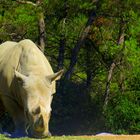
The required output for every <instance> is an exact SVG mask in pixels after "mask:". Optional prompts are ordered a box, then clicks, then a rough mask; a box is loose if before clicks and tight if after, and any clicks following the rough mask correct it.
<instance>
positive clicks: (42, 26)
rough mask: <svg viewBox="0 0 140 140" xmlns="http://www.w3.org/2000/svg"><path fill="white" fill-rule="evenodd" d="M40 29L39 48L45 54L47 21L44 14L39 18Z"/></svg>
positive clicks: (40, 14)
mask: <svg viewBox="0 0 140 140" xmlns="http://www.w3.org/2000/svg"><path fill="white" fill-rule="evenodd" d="M38 29H39V48H40V50H41V51H42V52H43V53H44V50H45V38H46V34H45V21H44V14H43V12H41V13H39V16H38Z"/></svg>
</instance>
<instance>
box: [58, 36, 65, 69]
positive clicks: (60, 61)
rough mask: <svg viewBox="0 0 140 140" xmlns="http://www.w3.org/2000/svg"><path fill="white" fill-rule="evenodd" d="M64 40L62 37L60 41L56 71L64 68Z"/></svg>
mask: <svg viewBox="0 0 140 140" xmlns="http://www.w3.org/2000/svg"><path fill="white" fill-rule="evenodd" d="M65 46H66V39H65V38H64V37H63V36H62V37H61V39H60V47H59V55H58V66H57V69H58V70H61V69H63V66H64V53H65Z"/></svg>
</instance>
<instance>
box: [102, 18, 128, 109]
mask: <svg viewBox="0 0 140 140" xmlns="http://www.w3.org/2000/svg"><path fill="white" fill-rule="evenodd" d="M122 23H124V22H123V19H121V20H120V29H119V35H118V41H117V45H119V46H121V45H123V48H122V49H121V50H120V52H119V53H118V55H117V56H116V58H115V59H114V60H113V63H112V64H111V65H110V68H109V71H108V77H107V82H106V89H105V94H104V107H105V106H107V104H108V101H109V93H110V82H111V79H112V76H113V71H114V69H115V67H116V65H119V64H120V63H121V61H122V57H123V56H122V54H123V51H124V49H125V43H124V37H125V35H124V31H125V24H122Z"/></svg>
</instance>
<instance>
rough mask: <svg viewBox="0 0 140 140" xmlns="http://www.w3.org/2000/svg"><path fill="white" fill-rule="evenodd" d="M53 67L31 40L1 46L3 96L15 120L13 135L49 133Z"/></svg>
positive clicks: (57, 75)
mask: <svg viewBox="0 0 140 140" xmlns="http://www.w3.org/2000/svg"><path fill="white" fill-rule="evenodd" d="M62 73H63V71H59V72H58V73H53V70H52V68H51V66H50V64H49V62H48V61H47V59H46V58H45V56H44V55H43V54H42V52H41V51H40V50H39V49H38V48H37V47H36V45H35V44H34V43H33V42H32V41H30V40H22V41H20V42H19V43H16V42H10V41H8V42H5V43H3V44H1V45H0V98H1V100H2V102H3V104H4V106H5V108H6V110H7V111H8V112H9V113H10V115H11V116H12V118H13V121H14V123H15V128H16V130H15V132H14V133H13V134H12V137H17V136H18V137H20V136H24V135H27V134H28V135H30V136H32V137H46V136H49V135H50V133H49V127H48V125H49V119H50V113H51V102H52V95H53V94H54V93H55V80H58V79H59V78H60V77H61V75H62Z"/></svg>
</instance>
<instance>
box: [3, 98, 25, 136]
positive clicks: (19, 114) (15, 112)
mask: <svg viewBox="0 0 140 140" xmlns="http://www.w3.org/2000/svg"><path fill="white" fill-rule="evenodd" d="M2 99H3V104H4V106H5V108H6V110H7V111H8V112H9V114H10V115H11V117H12V119H13V121H14V124H15V131H14V132H13V133H12V135H11V137H23V136H26V132H25V117H24V111H23V109H22V108H21V107H20V106H19V105H18V104H17V103H16V102H15V101H14V100H13V99H11V98H9V97H6V96H5V97H3V98H2Z"/></svg>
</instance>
